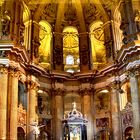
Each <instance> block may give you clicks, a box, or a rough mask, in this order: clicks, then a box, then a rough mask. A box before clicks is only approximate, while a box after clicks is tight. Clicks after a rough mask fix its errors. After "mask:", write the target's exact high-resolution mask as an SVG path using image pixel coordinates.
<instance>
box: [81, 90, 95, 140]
mask: <svg viewBox="0 0 140 140" xmlns="http://www.w3.org/2000/svg"><path fill="white" fill-rule="evenodd" d="M91 93H92V92H91V90H88V89H85V90H83V115H84V116H85V117H87V120H88V123H87V140H92V139H93V138H94V135H93V127H94V126H93V115H92V105H91V95H92V94H91Z"/></svg>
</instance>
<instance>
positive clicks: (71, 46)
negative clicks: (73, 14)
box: [63, 26, 80, 73]
mask: <svg viewBox="0 0 140 140" xmlns="http://www.w3.org/2000/svg"><path fill="white" fill-rule="evenodd" d="M63 58H64V59H63V60H64V71H67V72H70V73H73V72H78V71H79V70H80V67H79V63H80V62H79V61H78V60H79V37H78V30H77V28H76V27H73V26H67V27H65V28H64V29H63Z"/></svg>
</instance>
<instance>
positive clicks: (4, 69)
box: [0, 66, 8, 74]
mask: <svg viewBox="0 0 140 140" xmlns="http://www.w3.org/2000/svg"><path fill="white" fill-rule="evenodd" d="M0 73H1V74H8V68H7V67H5V66H0Z"/></svg>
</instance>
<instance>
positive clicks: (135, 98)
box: [129, 72, 140, 140]
mask: <svg viewBox="0 0 140 140" xmlns="http://www.w3.org/2000/svg"><path fill="white" fill-rule="evenodd" d="M129 77H130V90H131V99H132V110H133V129H134V138H135V140H140V106H139V103H140V101H139V85H138V77H137V72H135V73H134V72H133V73H132V72H130V74H129Z"/></svg>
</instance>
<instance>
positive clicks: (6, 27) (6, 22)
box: [1, 11, 10, 36]
mask: <svg viewBox="0 0 140 140" xmlns="http://www.w3.org/2000/svg"><path fill="white" fill-rule="evenodd" d="M9 15H10V14H9V12H8V11H4V13H3V16H2V19H1V25H2V36H8V35H9V33H10V16H9Z"/></svg>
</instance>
